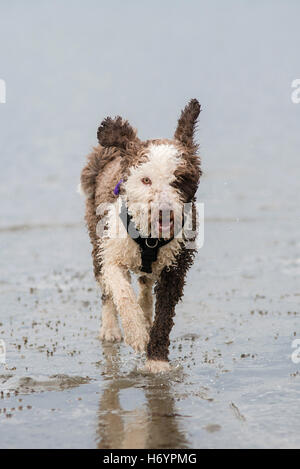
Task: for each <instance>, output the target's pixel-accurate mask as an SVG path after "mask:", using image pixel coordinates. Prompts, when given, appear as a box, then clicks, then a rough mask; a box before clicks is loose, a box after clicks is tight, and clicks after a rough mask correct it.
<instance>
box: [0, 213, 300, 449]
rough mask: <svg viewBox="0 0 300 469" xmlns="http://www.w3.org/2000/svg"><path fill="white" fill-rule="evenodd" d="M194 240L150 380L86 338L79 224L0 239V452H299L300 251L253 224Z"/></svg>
mask: <svg viewBox="0 0 300 469" xmlns="http://www.w3.org/2000/svg"><path fill="white" fill-rule="evenodd" d="M271 228H272V225H270V230H271ZM205 230H206V239H207V241H206V244H205V250H204V249H202V250H200V252H199V254H198V256H197V259H196V263H195V265H194V267H193V269H192V271H191V272H190V274H189V277H188V284H187V288H186V294H185V297H184V301H183V302H182V303H181V304H180V305H179V306H178V308H177V316H176V325H175V327H174V330H173V332H172V342H171V354H170V358H171V363H172V371H171V372H170V373H168V374H166V375H164V376H155V377H153V376H150V375H146V374H144V373H143V372H142V371H141V369H142V365H143V363H144V357H143V356H136V355H135V354H134V353H133V352H132V351H131V350H130V349H129V348H128V347H126V346H125V345H124V344H121V345H103V344H101V343H100V341H99V340H98V338H97V334H98V330H99V323H100V302H99V292H98V291H97V287H96V285H95V282H94V280H93V277H92V272H91V266H90V253H89V243H88V238H87V233H86V231H85V228H84V226H83V225H78V226H72V227H64V226H61V227H55V228H51V226H49V227H44V228H41V227H34V226H31V227H27V229H26V230H21V231H15V230H12V231H9V230H8V231H4V232H1V233H0V242H1V252H3V251H2V249H3V248H5V250H4V252H5V257H4V259H3V260H4V262H3V263H2V264H1V277H0V292H1V324H0V337H1V338H2V339H4V340H5V342H6V347H7V362H6V365H2V366H1V370H0V371H1V373H0V393H1V394H0V396H1V398H0V434H1V439H0V446H1V447H2V448H17V447H19V448H32V447H34V448H42V447H47V448H69V447H73V448H75V447H80V448H156V447H158V448H211V447H213V448H220V447H235V448H242V447H252V448H255V447H257V448H261V447H266V448H267V447H283V448H289V447H295V446H296V447H299V446H300V437H299V432H298V431H297V429H299V415H298V402H299V397H300V386H299V385H300V381H299V380H300V367H299V365H296V364H294V363H293V362H292V360H291V353H292V351H293V349H292V348H291V345H292V341H293V340H294V339H295V338H297V333H298V337H299V327H298V326H299V314H300V313H299V298H300V290H299V285H298V284H297V283H298V281H296V280H297V278H296V276H295V274H296V273H298V269H299V263H298V261H296V260H295V257H293V253H295V250H297V249H299V245H297V244H296V243H295V242H294V241H295V240H294V239H293V236H292V234H289V232H288V230H285V231H284V232H280V237H274V236H273V240H272V243H270V238H269V231H268V230H266V229H265V222H264V229H262V222H261V221H259V220H256V221H255V222H247V221H244V222H236V223H234V224H233V223H232V222H229V223H228V222H226V221H222V220H221V219H220V220H215V221H211V222H209V221H207V223H206V226H205ZM232 230H233V232H234V235H233V233H232ZM220 231H222V232H223V238H222V239H223V243H224V244H223V246H220V245H218V242H217V241H218V239H219V236H220ZM250 232H251V233H252V236H253V238H252V252H251V248H249V246H248V249H245V245H248V241H249V233H250ZM247 233H248V236H247ZM261 233H265V236H263V238H261ZM284 233H285V234H284ZM258 234H259V235H258ZM258 239H259V241H260V242H259V243H258ZM287 254H289V255H287ZM12 256H14V258H17V259H18V264H17V265H16V264H14V265H13V268H12V265H11V264H10V259H11V257H12ZM293 259H294V260H293ZM66 266H68V267H66ZM28 272H30V274H28Z"/></svg>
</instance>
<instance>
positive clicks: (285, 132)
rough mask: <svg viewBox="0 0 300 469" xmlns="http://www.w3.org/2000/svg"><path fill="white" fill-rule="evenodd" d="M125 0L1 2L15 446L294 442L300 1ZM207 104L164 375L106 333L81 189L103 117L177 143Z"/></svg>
mask: <svg viewBox="0 0 300 469" xmlns="http://www.w3.org/2000/svg"><path fill="white" fill-rule="evenodd" d="M114 3H115V8H113V7H112V6H111V3H110V5H102V4H101V2H94V1H92V0H90V1H89V2H87V3H86V7H85V8H83V7H82V6H81V3H80V2H76V1H72V8H70V6H71V3H70V2H68V1H66V2H64V4H63V5H59V2H51V4H49V3H48V4H45V3H44V4H42V3H41V5H39V6H37V5H36V2H26V8H25V7H24V6H23V4H21V2H20V3H15V4H14V5H15V6H11V5H9V4H8V3H7V5H5V6H2V7H1V10H3V11H2V12H1V19H0V23H1V24H0V26H1V27H0V39H1V43H3V44H6V42H7V37H9V38H10V47H9V48H5V47H4V48H3V51H2V58H1V63H2V69H1V71H0V74H2V73H3V75H5V76H3V77H2V76H0V78H5V80H6V82H7V103H6V104H0V123H1V125H0V138H1V140H0V144H1V173H0V178H1V184H0V197H1V220H0V252H1V257H0V339H2V340H4V341H5V344H6V364H1V363H0V447H1V448H43V447H47V448H70V447H72V448H76V447H78V448H116V447H117V448H131V447H134V448H137V447H138V448H155V447H159V448H168V447H169V448H170V447H172V448H221V447H225V448H229V447H234V448H244V447H250V448H268V447H276V448H279V447H281V448H292V447H297V448H299V447H300V436H299V435H300V424H299V410H298V409H299V405H298V403H299V397H300V364H297V363H294V362H293V361H292V358H291V355H292V353H293V352H294V351H295V349H294V348H292V344H293V341H294V340H295V339H297V338H298V339H299V334H300V331H299V316H300V309H299V300H300V284H299V274H300V241H299V221H300V220H299V202H300V200H299V146H300V132H299V125H300V105H293V104H292V103H291V101H290V83H291V81H292V80H293V79H294V78H297V75H296V76H295V74H297V70H299V67H298V65H299V64H298V62H297V58H298V56H299V54H298V51H297V44H299V39H300V38H299V35H300V33H299V28H298V23H297V21H298V19H297V18H299V12H300V7H299V5H298V2H292V1H291V2H289V5H288V7H287V6H286V5H284V3H282V4H280V2H264V3H263V5H260V6H258V4H257V5H253V2H243V3H242V4H241V3H240V4H238V5H237V3H236V2H234V1H232V2H229V4H230V5H229V4H228V2H227V3H226V7H225V5H224V6H221V2H209V5H208V4H207V2H205V3H204V2H203V3H202V2H199V1H197V2H196V1H195V2H191V5H192V6H191V8H192V12H193V15H191V12H190V11H189V12H188V11H187V9H186V7H185V6H184V5H183V3H180V2H174V1H172V2H169V1H165V2H164V6H159V3H157V4H156V3H155V2H152V7H151V8H150V7H148V6H147V7H146V6H141V4H140V2H132V6H131V7H128V6H127V7H126V8H125V6H124V5H125V4H124V2H117V1H115V2H114ZM228 5H229V6H230V7H231V8H229V7H228ZM116 8H117V11H119V12H120V15H119V16H116V13H115V12H116ZM158 11H159V14H157V12H158ZM2 13H3V14H2ZM124 17H126V21H125V22H124ZM145 17H146V18H147V22H146V24H145V23H144V20H143V21H141V19H142V18H145ZM112 22H114V24H115V26H116V30H118V31H119V34H118V35H116V37H115V38H114V39H113V40H112V41H110V42H109V43H108V42H107V37H109V35H110V31H111V30H110V25H111V24H112ZM254 23H255V35H254V36H253V24H254ZM199 25H200V26H201V27H199ZM137 35H138V37H139V40H138V41H137V40H136V37H137ZM120 37H122V38H123V40H122V44H120V40H119V38H120ZM224 38H225V39H224ZM103 44H105V46H103ZM128 51H130V54H129V57H128V54H127V53H128ZM274 51H275V52H276V53H275V52H274ZM125 52H126V53H125ZM178 54H179V56H180V57H181V60H182V67H179V66H178ZM112 57H113V59H114V60H112ZM149 64H155V67H154V66H151V67H150V66H149ZM120 70H122V76H120ZM157 70H159V72H157ZM187 70H188V71H189V72H188V73H187ZM145 89H147V96H145ZM192 96H197V97H199V99H200V100H201V102H202V103H203V105H204V112H203V113H202V114H201V120H200V126H199V134H198V138H199V141H200V143H201V152H202V155H203V167H204V171H205V174H204V176H203V179H202V181H201V185H200V189H199V201H201V202H203V201H204V203H205V242H204V246H203V248H202V249H201V250H200V251H199V254H198V255H197V258H196V262H195V264H194V266H193V268H192V269H191V271H190V272H189V275H188V281H187V286H186V291H185V296H184V299H183V302H181V303H180V304H179V305H178V308H177V315H176V323H175V327H174V329H173V331H172V336H171V349H170V359H171V364H172V371H171V372H170V373H168V374H166V375H163V376H151V375H147V374H145V373H143V371H142V367H143V363H144V360H145V357H143V356H136V355H135V354H134V353H133V352H132V351H131V349H129V348H128V347H126V346H125V345H124V344H120V345H103V344H101V343H100V341H99V340H98V338H97V335H98V331H99V325H100V316H101V306H100V294H99V291H98V290H97V286H96V284H95V282H94V279H93V275H92V264H91V257H90V245H89V240H88V235H87V232H86V229H85V227H84V224H83V213H84V204H83V201H82V199H80V197H79V196H78V194H76V192H75V190H76V186H77V183H78V179H79V172H80V169H81V167H82V165H83V162H84V155H85V154H86V153H87V152H88V151H89V149H90V148H91V146H92V145H93V144H94V143H95V131H96V128H97V125H98V124H99V121H100V120H101V119H102V118H103V117H104V116H105V115H106V114H113V115H114V114H119V113H120V114H124V115H125V116H127V117H128V118H130V120H131V121H132V122H133V123H134V125H136V126H137V127H138V128H139V131H140V135H141V136H142V138H151V137H154V136H162V135H163V136H168V135H171V133H172V131H173V127H174V125H175V121H176V118H177V115H178V111H179V109H180V108H181V107H182V106H183V104H185V101H186V100H187V99H188V98H190V97H192Z"/></svg>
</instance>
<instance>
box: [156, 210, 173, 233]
mask: <svg viewBox="0 0 300 469" xmlns="http://www.w3.org/2000/svg"><path fill="white" fill-rule="evenodd" d="M158 228H159V236H162V235H164V234H166V235H172V234H173V230H174V212H173V210H171V211H170V212H168V213H166V212H164V213H163V212H162V211H161V210H160V211H159V218H158Z"/></svg>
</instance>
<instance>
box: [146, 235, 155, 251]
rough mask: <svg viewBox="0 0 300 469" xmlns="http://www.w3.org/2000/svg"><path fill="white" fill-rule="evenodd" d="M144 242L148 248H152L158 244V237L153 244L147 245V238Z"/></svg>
mask: <svg viewBox="0 0 300 469" xmlns="http://www.w3.org/2000/svg"><path fill="white" fill-rule="evenodd" d="M150 239H151V238H150ZM145 244H146V246H147V247H148V248H152V249H154V248H156V246H157V245H158V239H156V240H155V244H154V245H153V246H151V245H149V243H148V239H146V240H145Z"/></svg>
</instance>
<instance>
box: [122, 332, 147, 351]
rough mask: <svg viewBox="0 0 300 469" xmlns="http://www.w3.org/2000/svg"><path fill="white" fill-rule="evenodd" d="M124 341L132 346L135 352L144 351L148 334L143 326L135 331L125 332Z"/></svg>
mask: <svg viewBox="0 0 300 469" xmlns="http://www.w3.org/2000/svg"><path fill="white" fill-rule="evenodd" d="M124 342H125V344H127V345H130V347H132V348H133V350H134V351H135V352H137V353H138V352H145V351H146V347H147V344H148V342H149V334H148V332H147V330H146V329H145V328H144V327H141V328H140V329H139V330H138V331H136V332H135V333H131V332H128V331H127V333H125V336H124Z"/></svg>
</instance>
